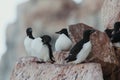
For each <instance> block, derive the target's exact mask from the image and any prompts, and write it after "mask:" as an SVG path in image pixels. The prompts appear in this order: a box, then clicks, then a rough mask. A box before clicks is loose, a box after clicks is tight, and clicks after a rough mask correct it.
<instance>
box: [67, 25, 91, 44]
mask: <svg viewBox="0 0 120 80" xmlns="http://www.w3.org/2000/svg"><path fill="white" fill-rule="evenodd" d="M87 29H93V28H92V27H90V26H88V25H86V24H83V23H78V24H74V25H70V26H69V28H68V31H69V34H70V37H71V39H72V41H73V42H74V43H76V42H78V41H79V40H81V39H82V38H83V36H82V35H83V32H84V31H85V30H87Z"/></svg>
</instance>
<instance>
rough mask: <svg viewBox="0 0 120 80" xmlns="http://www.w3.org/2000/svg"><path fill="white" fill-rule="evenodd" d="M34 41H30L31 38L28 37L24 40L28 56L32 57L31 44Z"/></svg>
mask: <svg viewBox="0 0 120 80" xmlns="http://www.w3.org/2000/svg"><path fill="white" fill-rule="evenodd" d="M32 41H33V39H30V38H29V37H26V38H25V40H24V46H25V50H26V51H27V53H28V55H31V43H32Z"/></svg>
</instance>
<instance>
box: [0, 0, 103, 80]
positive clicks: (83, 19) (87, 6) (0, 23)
mask: <svg viewBox="0 0 120 80" xmlns="http://www.w3.org/2000/svg"><path fill="white" fill-rule="evenodd" d="M103 2H104V0H10V1H9V0H0V80H9V79H10V75H11V72H12V69H13V67H14V64H15V62H16V61H17V59H19V58H20V57H23V56H26V51H25V49H24V45H23V41H24V38H25V36H26V33H25V31H26V28H27V27H32V28H33V35H34V36H35V37H38V36H41V35H44V34H49V35H50V36H51V37H52V39H53V41H52V45H53V50H54V42H55V40H56V38H57V37H58V35H56V34H55V32H56V31H59V30H60V29H61V28H63V27H68V25H71V24H76V23H85V24H87V25H89V26H93V27H94V28H96V29H99V30H103V27H102V25H101V15H100V11H101V6H102V5H103Z"/></svg>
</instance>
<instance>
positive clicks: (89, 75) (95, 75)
mask: <svg viewBox="0 0 120 80" xmlns="http://www.w3.org/2000/svg"><path fill="white" fill-rule="evenodd" d="M33 61H38V59H37V58H35V57H24V58H21V59H19V61H18V62H17V63H16V64H15V67H14V70H13V72H12V76H11V79H10V80H103V76H102V70H101V66H100V64H97V63H85V64H78V65H61V64H51V63H45V64H44V63H42V64H38V63H36V62H33ZM71 75H72V76H71Z"/></svg>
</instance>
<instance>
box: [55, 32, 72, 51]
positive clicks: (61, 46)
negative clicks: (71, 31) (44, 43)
mask: <svg viewBox="0 0 120 80" xmlns="http://www.w3.org/2000/svg"><path fill="white" fill-rule="evenodd" d="M71 46H72V41H71V40H70V39H69V38H68V37H67V36H66V35H65V34H61V35H60V36H59V37H58V39H57V40H56V43H55V50H56V51H63V50H69V49H70V48H71Z"/></svg>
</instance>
